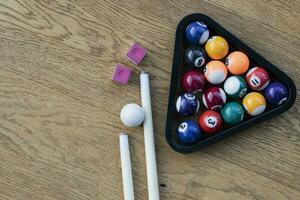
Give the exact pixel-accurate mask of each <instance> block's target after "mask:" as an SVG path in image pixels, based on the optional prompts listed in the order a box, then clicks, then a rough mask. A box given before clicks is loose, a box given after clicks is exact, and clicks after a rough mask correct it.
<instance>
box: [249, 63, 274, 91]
mask: <svg viewBox="0 0 300 200" xmlns="http://www.w3.org/2000/svg"><path fill="white" fill-rule="evenodd" d="M246 80H247V83H248V85H249V86H250V87H251V89H252V90H254V91H261V90H263V89H265V88H266V87H267V86H268V84H269V83H270V78H269V74H268V72H267V71H266V70H264V68H262V67H254V68H252V69H250V70H249V71H248V72H247V74H246Z"/></svg>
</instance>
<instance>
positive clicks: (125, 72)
mask: <svg viewBox="0 0 300 200" xmlns="http://www.w3.org/2000/svg"><path fill="white" fill-rule="evenodd" d="M131 72H132V70H131V69H130V68H129V67H126V66H125V65H122V64H120V63H119V64H117V65H116V67H115V71H114V73H113V76H112V78H111V79H112V80H113V81H115V82H118V83H121V84H127V83H128V80H129V78H130V75H131Z"/></svg>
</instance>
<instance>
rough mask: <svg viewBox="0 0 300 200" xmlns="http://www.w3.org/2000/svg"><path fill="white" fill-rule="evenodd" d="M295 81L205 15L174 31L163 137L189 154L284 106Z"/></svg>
mask: <svg viewBox="0 0 300 200" xmlns="http://www.w3.org/2000/svg"><path fill="white" fill-rule="evenodd" d="M295 97H296V88H295V84H294V83H293V81H292V80H291V78H289V77H288V76H287V75H286V74H285V73H284V72H282V71H281V70H279V69H278V68H277V67H275V66H274V65H272V64H271V63H270V62H268V61H267V60H266V59H264V58H263V57H262V56H260V55H259V54H257V53H256V52H255V51H254V50H252V49H251V48H250V47H248V46H247V45H245V44H244V43H243V42H241V41H240V40H239V39H238V38H236V37H235V36H234V35H232V34H231V33H229V32H228V31H227V30H226V29H224V28H223V27H222V26H220V25H219V24H218V23H217V22H215V21H214V20H212V19H211V18H209V17H208V16H206V15H203V14H192V15H189V16H186V17H185V18H183V19H182V20H181V22H180V23H179V25H178V27H177V31H176V40H175V48H174V56H173V68H172V77H171V84H170V93H169V104H168V114H167V122H166V131H165V135H166V139H167V142H168V144H169V145H170V146H171V147H172V148H173V149H174V150H175V151H177V152H181V153H191V152H194V151H196V150H199V149H200V148H202V147H204V146H207V145H208V144H211V143H213V142H216V141H218V140H220V139H223V138H225V137H227V136H229V135H232V134H234V133H237V132H239V131H241V130H244V129H247V128H250V127H251V126H253V125H255V124H257V123H259V122H262V121H264V120H266V119H268V118H270V117H273V116H276V115H278V114H280V113H282V112H285V111H287V110H288V109H289V108H290V107H291V106H292V105H293V103H294V101H295Z"/></svg>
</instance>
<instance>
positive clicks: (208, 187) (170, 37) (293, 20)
mask: <svg viewBox="0 0 300 200" xmlns="http://www.w3.org/2000/svg"><path fill="white" fill-rule="evenodd" d="M299 10H300V2H299V1H296V0H240V1H237V0H236V1H234V0H222V1H213V0H204V1H191V0H181V1H176V0H151V1H148V0H138V1H136V0H126V1H125V0H124V1H110V0H69V1H67V0H1V1H0V199H1V200H12V199H17V200H71V199H72V200H87V199H90V200H96V199H101V200H102V199H103V200H116V199H122V198H123V191H122V180H121V169H120V158H119V147H118V145H119V144H118V136H119V133H120V132H121V131H126V132H128V133H129V135H130V144H131V149H130V150H131V157H132V167H133V176H134V187H135V195H136V196H135V197H136V199H138V200H139V199H147V185H146V177H145V176H146V171H145V157H144V156H145V155H144V145H143V132H142V128H136V129H129V128H125V127H124V126H123V125H122V124H121V122H120V120H119V112H120V109H121V108H122V106H123V105H125V104H127V103H131V102H134V103H140V92H139V71H140V68H141V67H143V68H144V69H146V70H147V71H148V72H149V73H150V74H151V92H152V106H153V116H154V126H155V127H154V128H155V139H156V152H157V162H158V174H159V183H160V196H161V199H162V200H164V199H172V200H175V199H176V200H177V199H178V200H183V199H190V200H198V199H201V200H219V199H221V200H287V199H289V200H296V199H300V181H299V180H300V169H299V166H300V146H299V144H300V136H299V135H300V117H299V116H300V100H299V93H300V91H299V90H298V92H299V93H298V95H297V99H296V102H295V105H294V106H293V107H292V108H291V109H290V110H289V111H288V112H286V113H284V114H282V115H281V116H278V117H275V118H273V119H270V120H268V121H266V122H265V123H263V124H259V125H257V126H256V127H253V128H251V129H249V130H247V131H244V132H242V133H241V134H238V135H235V136H233V137H230V138H228V139H225V140H223V141H221V142H218V143H216V144H214V145H211V146H210V147H208V148H205V149H203V150H202V151H200V152H197V153H194V154H191V155H181V154H178V153H176V152H174V151H173V150H171V149H170V147H169V146H168V145H167V143H166V141H165V138H164V124H165V119H166V110H167V99H168V89H169V82H170V71H171V65H172V53H173V47H174V37H175V29H176V26H177V24H178V22H179V21H180V19H181V18H182V17H184V16H185V15H187V14H190V13H193V12H201V13H205V14H207V15H209V16H211V17H212V18H214V19H215V20H216V21H218V22H220V23H221V24H222V25H223V26H224V27H225V28H227V29H228V30H229V31H230V32H232V33H233V34H235V35H236V36H238V37H239V38H241V39H242V41H244V42H245V43H246V44H248V45H249V46H251V47H252V48H254V49H256V50H257V52H259V53H260V54H261V55H263V56H265V57H266V58H267V59H268V60H270V61H271V62H272V63H274V64H275V65H277V66H279V67H280V68H281V69H282V70H283V71H285V72H286V73H287V74H288V75H289V76H291V77H292V79H293V80H294V81H295V83H296V86H297V87H298V88H299V87H300V79H299V76H300V67H299V65H300V61H299V58H300V48H299V46H300V36H299V33H300V26H299V24H300V13H299ZM134 41H137V42H139V43H141V44H142V45H143V46H144V47H145V48H146V49H147V50H148V55H147V57H146V59H145V60H144V61H143V62H142V66H141V67H134V65H133V64H132V63H131V62H130V61H128V60H127V59H126V58H125V54H126V52H127V50H128V48H129V47H130V45H131V44H132V43H133V42H134ZM119 62H121V63H124V64H126V65H128V66H130V67H131V68H133V69H134V72H133V74H132V77H131V79H130V81H129V84H128V85H126V86H123V85H118V84H115V83H113V82H112V81H111V80H110V78H111V75H112V72H113V69H114V66H115V64H116V63H119Z"/></svg>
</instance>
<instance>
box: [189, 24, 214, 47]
mask: <svg viewBox="0 0 300 200" xmlns="http://www.w3.org/2000/svg"><path fill="white" fill-rule="evenodd" d="M185 36H186V39H187V41H188V42H189V43H190V44H194V45H197V44H204V43H205V42H206V40H207V39H208V37H209V30H208V28H207V26H206V25H205V24H204V23H203V22H198V21H196V22H192V23H190V24H189V25H188V27H187V28H186V29H185Z"/></svg>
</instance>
